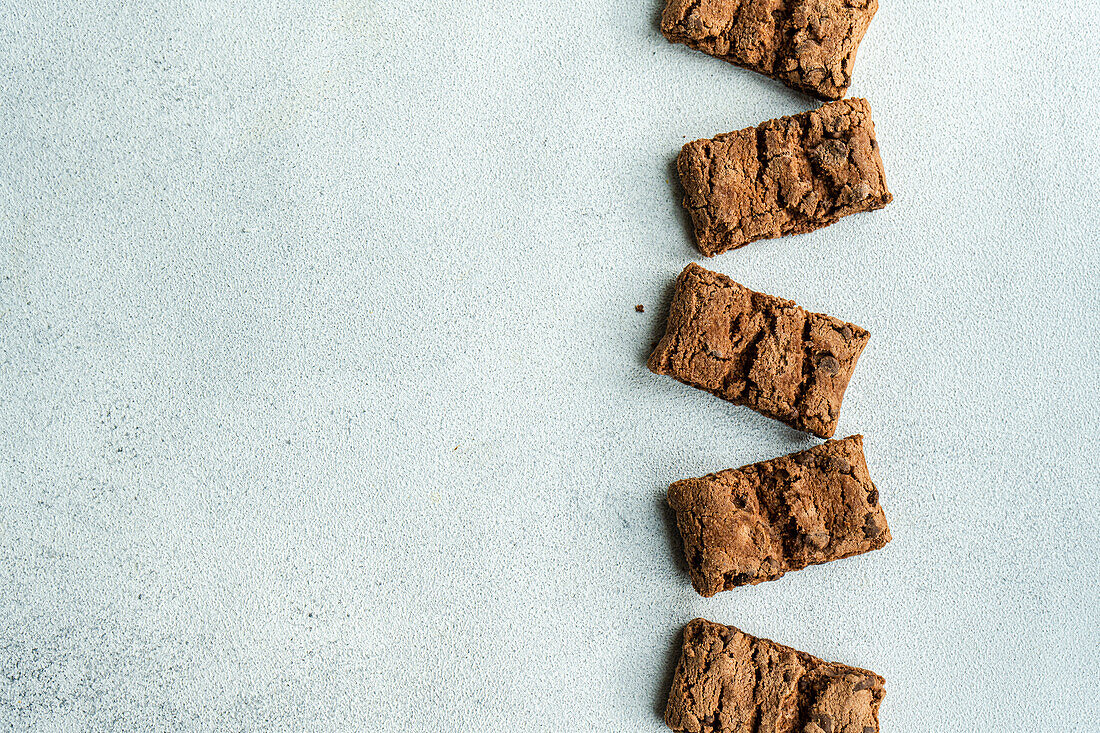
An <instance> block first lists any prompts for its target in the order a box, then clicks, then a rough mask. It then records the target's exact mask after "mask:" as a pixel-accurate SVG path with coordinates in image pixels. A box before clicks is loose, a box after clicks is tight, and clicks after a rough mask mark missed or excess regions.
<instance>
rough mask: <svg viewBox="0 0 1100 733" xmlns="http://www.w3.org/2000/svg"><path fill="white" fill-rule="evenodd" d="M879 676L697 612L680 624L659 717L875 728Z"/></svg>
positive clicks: (809, 729) (764, 726)
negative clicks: (667, 690)
mask: <svg viewBox="0 0 1100 733" xmlns="http://www.w3.org/2000/svg"><path fill="white" fill-rule="evenodd" d="M885 683H886V681H885V680H884V679H883V678H882V677H880V676H879V675H877V674H875V673H874V672H870V671H868V670H866V669H860V668H858V667H850V666H848V665H846V664H839V663H836V662H826V661H823V660H821V659H818V658H817V657H814V656H812V655H810V654H807V653H805V652H800V651H797V650H796V649H792V648H791V647H788V646H783V645H782V644H776V643H775V642H774V641H771V640H769V639H761V638H758V637H755V636H750V635H749V634H746V633H744V632H742V631H740V630H739V629H736V628H734V627H732V626H723V625H721V624H716V623H712V622H710V621H707V620H705V619H701V618H697V619H695V620H694V621H692V622H690V623H689V624H688V625H687V627H686V628H685V629H684V636H683V645H682V647H681V651H680V661H679V662H678V663H677V665H676V673H675V676H674V677H673V680H672V690H671V692H670V693H669V696H668V705H667V707H666V708H665V723H666V724H667V725H668V727H669V728H672V729H673V730H676V731H690V732H691V733H712V732H717V731H722V732H725V731H730V732H731V733H878V730H879V725H878V711H879V707H880V705H881V704H882V699H883V697H884V696H885V694H886V692H885V690H884V685H885Z"/></svg>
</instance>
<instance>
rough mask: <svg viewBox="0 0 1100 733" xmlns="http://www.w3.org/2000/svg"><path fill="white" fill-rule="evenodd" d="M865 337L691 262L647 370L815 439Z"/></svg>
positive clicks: (835, 410) (834, 413)
mask: <svg viewBox="0 0 1100 733" xmlns="http://www.w3.org/2000/svg"><path fill="white" fill-rule="evenodd" d="M870 337H871V335H870V334H869V333H868V332H867V331H865V330H864V329H862V328H860V327H859V326H856V325H853V324H851V323H845V322H844V321H841V320H839V319H836V318H833V317H831V316H827V315H824V314H822V313H810V312H808V311H806V310H803V309H802V308H799V307H798V306H797V305H795V304H794V303H793V302H791V301H789V300H784V299H783V298H776V297H774V296H771V295H765V294H764V293H757V292H754V291H752V290H749V289H748V288H746V287H744V286H743V285H739V284H738V283H736V282H734V281H733V280H731V279H729V278H728V277H726V276H725V275H722V274H719V273H717V272H711V271H709V270H705V269H703V268H702V267H699V266H698V265H696V264H694V263H692V264H690V265H688V266H687V267H686V268H684V271H683V272H681V273H680V276H679V277H678V278H677V280H676V288H675V291H674V293H673V296H672V308H671V310H670V311H669V315H668V324H667V326H666V328H665V335H664V336H663V337H662V338H661V340H660V342H658V344H657V348H656V349H654V350H653V353H652V354H651V355H650V357H649V363H648V365H649V369H650V370H651V371H653V372H655V373H657V374H667V375H669V376H671V377H673V378H675V379H677V380H678V381H681V382H683V383H685V384H689V385H691V386H693V387H697V388H699V389H703V390H706V391H708V392H711V393H712V394H715V395H717V396H718V397H721V398H722V399H724V400H728V401H730V402H733V403H734V404H737V405H744V406H746V407H750V408H752V409H753V410H756V411H757V412H759V413H761V414H764V415H767V416H768V417H771V418H774V419H776V420H781V421H782V422H784V423H786V424H788V425H790V426H791V427H793V428H796V429H797V430H804V431H806V432H809V433H813V434H814V435H817V436H819V437H822V438H831V437H832V436H833V433H834V432H835V431H836V425H837V420H838V418H839V415H840V404H841V401H842V400H843V398H844V391H845V390H846V389H847V387H848V380H849V379H851V376H852V372H853V370H854V369H855V366H856V360H857V359H858V358H859V355H860V353H861V352H862V351H863V347H864V346H866V344H867V340H868V339H869V338H870Z"/></svg>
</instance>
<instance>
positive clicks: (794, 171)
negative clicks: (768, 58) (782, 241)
mask: <svg viewBox="0 0 1100 733" xmlns="http://www.w3.org/2000/svg"><path fill="white" fill-rule="evenodd" d="M676 169H677V171H679V174H680V182H681V183H682V184H683V187H684V207H685V208H687V209H688V211H689V212H690V214H691V220H692V223H693V225H694V228H695V241H696V244H698V246H699V250H700V251H701V252H702V253H703V254H704V255H706V256H708V257H712V256H714V255H716V254H721V253H722V252H726V251H728V250H731V249H736V248H737V247H743V246H744V245H746V244H748V243H749V242H755V241H756V240H758V239H772V238H775V237H782V236H784V235H787V234H803V233H805V232H810V231H813V230H814V229H820V228H821V227H825V226H828V225H829V224H832V223H834V222H836V221H837V220H838V219H840V218H841V217H844V216H848V215H849V214H855V213H858V212H861V211H871V210H873V209H881V208H882V207H883V206H886V204H888V203H890V202H891V201H892V200H893V198H894V197H893V195H891V193H890V191H889V190H888V189H887V188H886V174H885V172H884V171H883V168H882V158H881V157H880V156H879V151H878V142H877V141H876V139H875V125H874V123H873V122H872V121H871V106H870V105H869V104H868V103H867V100H865V99H845V100H842V101H840V102H832V103H830V104H826V105H823V106H822V107H819V108H818V109H815V110H811V111H809V112H803V113H802V114H798V115H794V116H792V117H781V118H779V119H777V120H769V121H767V122H764V123H762V124H760V125H759V126H757V127H747V128H745V129H744V130H738V131H737V132H730V133H726V134H724V135H719V136H717V137H715V138H713V139H710V140H695V141H694V142H690V143H688V144H687V145H685V146H684V147H683V149H682V150H681V151H680V155H679V157H678V158H677V159H676Z"/></svg>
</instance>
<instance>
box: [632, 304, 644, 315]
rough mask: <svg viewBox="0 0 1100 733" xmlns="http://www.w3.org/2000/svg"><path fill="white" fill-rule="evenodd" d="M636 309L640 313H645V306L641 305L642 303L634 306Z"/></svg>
mask: <svg viewBox="0 0 1100 733" xmlns="http://www.w3.org/2000/svg"><path fill="white" fill-rule="evenodd" d="M634 310H636V311H638V312H639V313H645V306H644V305H641V304H638V305H636V306H634Z"/></svg>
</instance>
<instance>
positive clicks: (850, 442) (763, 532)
mask: <svg viewBox="0 0 1100 733" xmlns="http://www.w3.org/2000/svg"><path fill="white" fill-rule="evenodd" d="M668 503H669V505H670V506H671V507H672V508H673V509H674V510H675V511H676V526H677V527H678V528H679V530H680V536H681V537H682V538H683V540H684V556H685V557H686V559H687V563H688V567H689V569H690V573H691V583H692V585H694V586H695V590H697V591H699V593H700V594H701V595H703V596H707V597H709V596H713V595H714V594H715V593H718V592H719V591H724V590H730V589H732V588H736V587H738V586H741V585H756V584H757V583H763V582H764V581H765V580H775V579H776V578H778V577H780V576H781V575H783V574H784V573H786V572H788V571H791V570H801V569H802V568H804V567H806V566H808V565H818V564H821V563H826V562H829V561H831V560H839V559H841V558H845V557H851V556H852V555H859V554H861V553H864V552H870V551H871V550H878V549H880V548H882V547H883V546H884V545H885V544H886V543H887V542H889V541H890V528H889V526H887V524H886V515H885V514H884V513H883V511H882V507H881V506H880V505H879V497H878V489H877V488H875V485H874V483H872V481H871V477H870V476H869V475H868V473H867V462H866V460H865V459H864V457H863V436H861V435H853V436H851V437H848V438H844V439H843V440H830V441H827V442H825V443H823V444H821V445H819V446H815V447H813V448H810V449H809V450H804V451H801V452H799V453H792V454H791V455H789V456H783V457H781V458H773V459H772V460H770V461H762V462H760V463H754V464H752V465H749V466H742V467H741V468H736V469H729V470H726V471H720V472H718V473H712V474H710V475H707V476H703V477H702V478H690V479H685V480H683V481H677V482H676V483H674V484H672V486H670V487H669V488H668Z"/></svg>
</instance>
